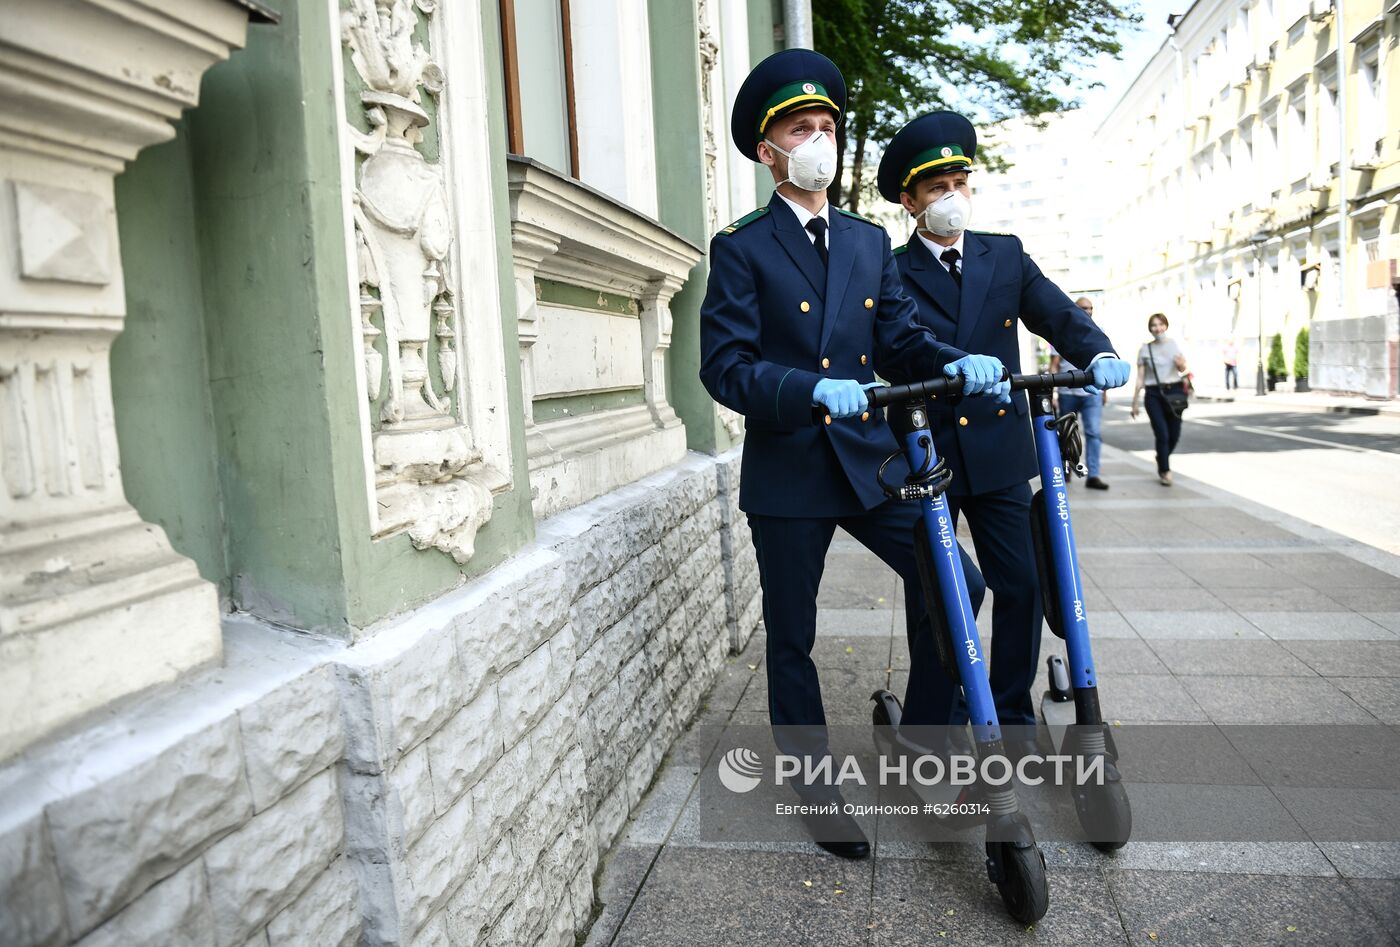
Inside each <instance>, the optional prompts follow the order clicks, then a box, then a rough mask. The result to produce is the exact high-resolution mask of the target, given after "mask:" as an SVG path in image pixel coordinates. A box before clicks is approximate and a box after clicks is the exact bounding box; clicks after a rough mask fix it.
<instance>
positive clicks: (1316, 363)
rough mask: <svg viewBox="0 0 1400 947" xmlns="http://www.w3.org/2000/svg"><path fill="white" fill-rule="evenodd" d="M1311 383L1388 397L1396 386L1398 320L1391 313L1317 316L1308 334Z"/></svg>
mask: <svg viewBox="0 0 1400 947" xmlns="http://www.w3.org/2000/svg"><path fill="white" fill-rule="evenodd" d="M1308 345H1309V352H1308V384H1309V385H1310V386H1311V387H1313V388H1315V389H1317V390H1320V391H1337V392H1347V393H1351V394H1362V395H1370V396H1371V397H1373V398H1387V397H1389V396H1390V393H1391V392H1392V391H1394V390H1395V388H1394V383H1393V382H1392V380H1391V377H1390V376H1391V372H1392V371H1393V367H1392V366H1393V364H1394V359H1395V348H1396V341H1395V321H1394V319H1392V318H1390V317H1388V316H1362V317H1361V318H1359V319H1315V320H1313V322H1312V326H1311V329H1310V332H1309V336H1308Z"/></svg>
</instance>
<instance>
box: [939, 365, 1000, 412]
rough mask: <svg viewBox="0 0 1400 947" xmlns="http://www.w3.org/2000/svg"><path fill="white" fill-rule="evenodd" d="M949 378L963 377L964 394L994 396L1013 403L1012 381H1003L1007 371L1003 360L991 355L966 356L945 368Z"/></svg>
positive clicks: (944, 371)
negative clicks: (959, 375)
mask: <svg viewBox="0 0 1400 947" xmlns="http://www.w3.org/2000/svg"><path fill="white" fill-rule="evenodd" d="M943 374H945V375H947V376H948V377H949V378H952V377H954V376H955V375H958V374H961V375H962V376H963V394H965V395H984V394H985V395H994V396H996V399H997V400H998V401H1005V402H1010V401H1011V379H1009V378H1008V379H1006V380H1002V377H1001V376H1002V375H1004V374H1006V369H1005V368H1004V367H1003V366H1002V364H1001V359H999V358H993V357H992V356H990V355H964V356H963V357H962V358H960V359H958V360H957V361H956V362H949V363H948V364H947V365H944V366H943Z"/></svg>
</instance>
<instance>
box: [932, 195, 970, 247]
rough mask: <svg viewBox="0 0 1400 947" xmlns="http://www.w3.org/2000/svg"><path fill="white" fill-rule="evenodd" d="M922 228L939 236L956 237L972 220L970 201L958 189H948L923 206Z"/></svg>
mask: <svg viewBox="0 0 1400 947" xmlns="http://www.w3.org/2000/svg"><path fill="white" fill-rule="evenodd" d="M920 216H922V217H923V219H924V229H925V230H927V231H928V232H929V233H934V234H937V235H938V236H940V237H956V236H957V235H958V234H960V233H962V232H963V231H964V230H966V229H967V225H968V223H969V222H970V221H971V220H972V202H971V201H969V200H968V199H967V198H966V197H963V196H962V194H961V193H960V192H958V191H949V192H948V193H947V194H944V195H943V196H942V197H940V198H939V199H938V200H936V201H934V202H933V203H931V204H929V205H928V206H927V207H925V208H924V212H923V214H921V215H920Z"/></svg>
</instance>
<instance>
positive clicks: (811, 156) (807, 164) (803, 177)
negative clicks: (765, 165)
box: [763, 132, 836, 191]
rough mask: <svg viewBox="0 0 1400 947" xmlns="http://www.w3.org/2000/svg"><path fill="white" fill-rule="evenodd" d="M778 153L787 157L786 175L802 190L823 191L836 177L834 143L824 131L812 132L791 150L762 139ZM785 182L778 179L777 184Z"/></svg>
mask: <svg viewBox="0 0 1400 947" xmlns="http://www.w3.org/2000/svg"><path fill="white" fill-rule="evenodd" d="M763 140H764V141H765V142H767V143H768V147H769V148H772V149H773V150H774V151H776V152H777V153H778V154H780V155H783V156H785V157H786V158H787V159H788V176H787V178H786V181H791V182H792V183H793V184H796V185H797V186H798V187H800V188H802V190H804V191H825V190H826V189H827V186H828V185H829V184H831V182H832V180H833V179H835V177H836V145H835V143H834V142H832V140H831V139H830V138H828V137H827V136H826V133H825V132H813V133H812V137H811V138H808V139H807V140H806V141H804V142H803V143H802V144H800V145H798V146H797V147H796V148H794V149H792V150H791V151H784V150H783V149H781V148H779V147H778V146H777V145H775V144H773V143H772V142H771V141H768V139H767V138H765V139H763ZM783 183H786V182H785V181H779V182H778V184H783Z"/></svg>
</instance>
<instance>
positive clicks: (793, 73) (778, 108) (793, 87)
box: [729, 49, 846, 161]
mask: <svg viewBox="0 0 1400 947" xmlns="http://www.w3.org/2000/svg"><path fill="white" fill-rule="evenodd" d="M813 107H819V108H827V109H830V110H831V111H832V112H834V113H835V114H836V117H837V118H838V119H839V118H840V117H841V113H842V112H843V111H845V108H846V80H845V79H844V78H842V76H841V70H840V69H837V68H836V64H835V63H834V62H832V61H831V60H830V59H827V58H826V57H825V56H823V55H822V54H821V53H818V52H814V51H812V50H810V49H784V50H780V51H779V52H776V53H774V54H773V55H771V56H769V57H768V58H767V59H765V60H763V62H761V63H759V64H758V65H757V66H754V67H753V71H752V72H750V73H749V76H748V78H747V79H745V80H744V84H743V85H742V86H740V87H739V94H738V95H737V96H735V97H734V111H733V113H732V114H731V116H730V121H729V130H730V133H731V134H732V136H733V138H734V145H735V147H737V148H738V149H739V151H741V152H742V153H743V155H744V157H746V158H748V159H749V160H750V161H757V160H758V143H759V142H760V141H762V140H763V138H764V135H765V134H766V133H767V130H768V128H769V126H770V125H771V124H772V123H773V120H774V119H775V118H780V117H782V116H784V115H787V114H788V113H789V112H796V111H798V110H799V109H808V108H813Z"/></svg>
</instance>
